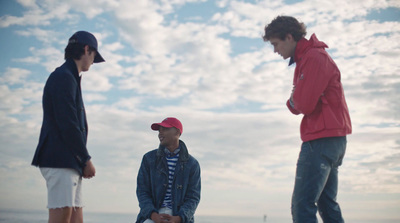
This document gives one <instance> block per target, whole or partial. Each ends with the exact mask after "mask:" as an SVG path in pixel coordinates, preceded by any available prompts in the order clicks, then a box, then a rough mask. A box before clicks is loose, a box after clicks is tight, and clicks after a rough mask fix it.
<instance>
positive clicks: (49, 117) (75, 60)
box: [32, 31, 104, 223]
mask: <svg viewBox="0 0 400 223" xmlns="http://www.w3.org/2000/svg"><path fill="white" fill-rule="evenodd" d="M65 60H66V61H65V63H64V64H63V65H62V66H60V67H58V68H57V69H56V70H55V71H54V72H53V73H51V74H50V76H49V78H48V79H47V82H46V85H45V87H44V91H43V99H42V100H43V123H42V128H41V131H40V138H39V143H38V146H37V148H36V152H35V155H34V157H33V161H32V165H34V166H38V167H40V170H41V173H42V175H43V177H44V178H45V180H46V185H47V190H48V205H47V207H48V208H49V222H50V223H51V222H83V214H82V201H81V183H82V177H84V178H92V177H94V176H95V173H96V170H95V167H94V165H93V163H92V161H91V157H90V155H89V153H88V150H87V148H86V142H87V135H88V125H87V121H86V113H85V108H84V104H83V100H82V91H81V77H80V73H81V72H84V71H88V70H89V68H90V66H91V65H92V64H93V63H99V62H103V61H104V59H103V57H102V56H101V55H100V53H99V52H98V50H97V40H96V38H95V37H94V36H93V35H92V34H91V33H89V32H86V31H78V32H76V33H75V34H74V35H72V36H71V38H70V39H69V42H68V45H67V47H66V48H65Z"/></svg>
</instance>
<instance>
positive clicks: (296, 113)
mask: <svg viewBox="0 0 400 223" xmlns="http://www.w3.org/2000/svg"><path fill="white" fill-rule="evenodd" d="M286 106H287V107H288V109H289V110H290V112H292V113H293V114H295V115H298V114H300V112H299V111H297V110H296V109H295V108H294V104H293V102H291V100H290V99H289V100H287V102H286Z"/></svg>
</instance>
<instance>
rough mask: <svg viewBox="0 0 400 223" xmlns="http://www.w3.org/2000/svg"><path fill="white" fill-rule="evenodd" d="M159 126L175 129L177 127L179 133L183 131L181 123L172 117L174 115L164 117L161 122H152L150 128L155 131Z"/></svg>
mask: <svg viewBox="0 0 400 223" xmlns="http://www.w3.org/2000/svg"><path fill="white" fill-rule="evenodd" d="M160 126H162V127H165V128H172V127H175V128H177V129H179V131H180V132H181V134H182V132H183V126H182V123H181V122H180V121H179V120H178V119H177V118H174V117H168V118H166V119H164V120H163V121H162V122H161V123H153V124H152V125H151V129H153V130H155V131H156V130H158V129H159V128H160Z"/></svg>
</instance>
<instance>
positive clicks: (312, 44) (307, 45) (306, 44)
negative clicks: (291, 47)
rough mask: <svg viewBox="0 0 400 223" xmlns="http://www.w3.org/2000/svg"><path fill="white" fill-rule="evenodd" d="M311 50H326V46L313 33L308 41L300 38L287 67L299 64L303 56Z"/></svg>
mask: <svg viewBox="0 0 400 223" xmlns="http://www.w3.org/2000/svg"><path fill="white" fill-rule="evenodd" d="M311 48H328V45H326V44H325V43H324V42H322V41H319V40H318V39H317V36H316V35H315V33H313V34H312V35H311V37H310V40H307V39H306V38H304V37H303V38H301V39H300V40H299V41H298V42H297V45H296V50H295V52H294V57H291V58H290V61H289V66H290V65H292V64H293V63H297V62H299V61H300V60H301V59H302V58H303V56H304V54H305V53H306V52H307V51H308V50H309V49H311Z"/></svg>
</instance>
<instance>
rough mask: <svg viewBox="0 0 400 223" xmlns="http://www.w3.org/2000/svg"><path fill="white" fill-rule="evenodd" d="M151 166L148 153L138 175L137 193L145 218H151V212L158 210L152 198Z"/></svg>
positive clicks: (141, 212)
mask: <svg viewBox="0 0 400 223" xmlns="http://www.w3.org/2000/svg"><path fill="white" fill-rule="evenodd" d="M150 178H151V177H150V167H149V163H148V160H147V157H146V155H144V156H143V159H142V163H141V164H140V168H139V173H138V176H137V181H136V182H137V186H136V195H137V198H138V201H139V207H140V214H139V216H142V217H144V219H147V218H150V217H151V213H153V212H157V213H158V210H157V209H156V207H155V206H154V203H153V198H152V191H151V189H152V185H151V180H150Z"/></svg>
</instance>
